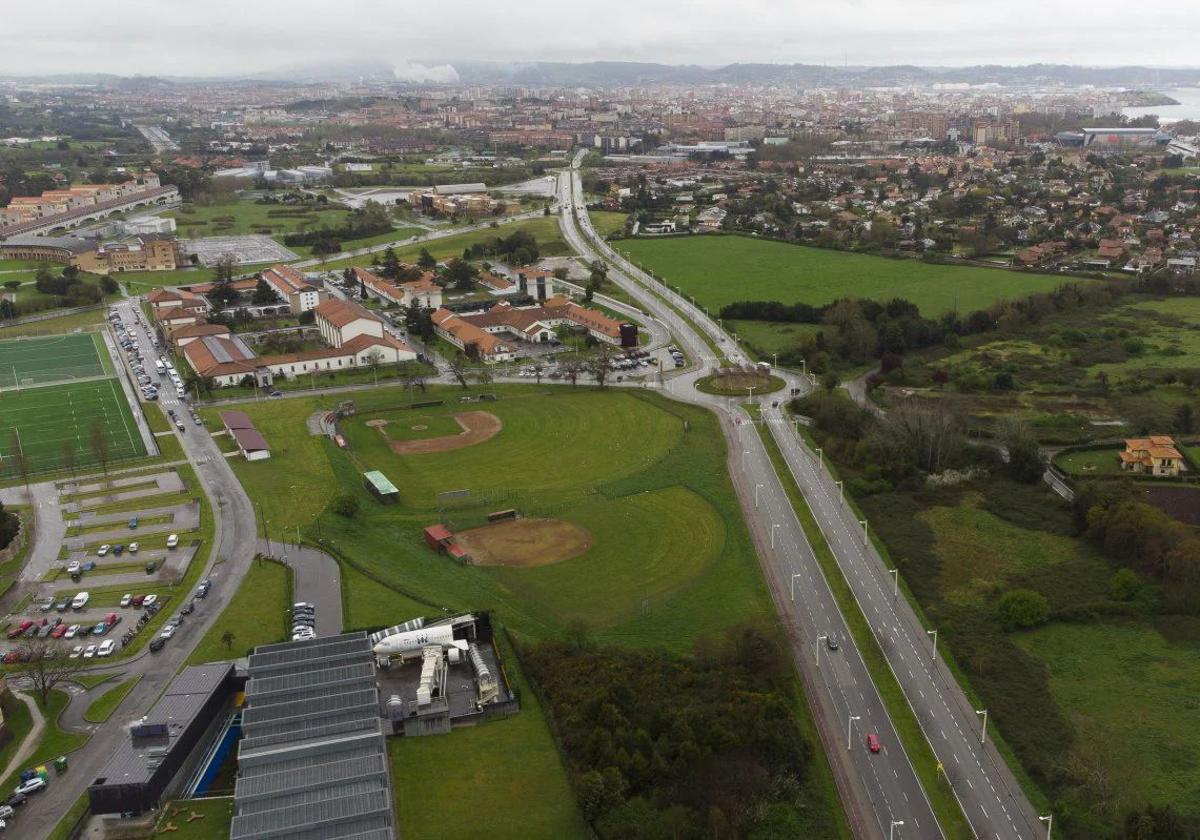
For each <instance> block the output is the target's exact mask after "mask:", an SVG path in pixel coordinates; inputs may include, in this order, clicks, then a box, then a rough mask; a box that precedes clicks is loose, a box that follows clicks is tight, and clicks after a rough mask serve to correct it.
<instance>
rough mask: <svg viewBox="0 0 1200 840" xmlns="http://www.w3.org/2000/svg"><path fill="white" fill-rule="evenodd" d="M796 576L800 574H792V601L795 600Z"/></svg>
mask: <svg viewBox="0 0 1200 840" xmlns="http://www.w3.org/2000/svg"><path fill="white" fill-rule="evenodd" d="M798 577H800V575H798V574H795V575H792V600H793V601H795V600H796V578H798Z"/></svg>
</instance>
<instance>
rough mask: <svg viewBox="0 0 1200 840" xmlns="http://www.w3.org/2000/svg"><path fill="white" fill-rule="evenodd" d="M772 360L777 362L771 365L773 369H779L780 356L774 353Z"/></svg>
mask: <svg viewBox="0 0 1200 840" xmlns="http://www.w3.org/2000/svg"><path fill="white" fill-rule="evenodd" d="M771 358H772V359H773V360H774V361H775V363H774V364H773V365H771V367H773V368H777V367H779V354H778V353H772V354H771Z"/></svg>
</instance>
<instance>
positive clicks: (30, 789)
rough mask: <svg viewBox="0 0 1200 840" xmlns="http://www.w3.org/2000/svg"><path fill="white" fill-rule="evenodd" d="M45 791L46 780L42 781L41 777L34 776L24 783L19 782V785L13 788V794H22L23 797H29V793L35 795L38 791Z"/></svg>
mask: <svg viewBox="0 0 1200 840" xmlns="http://www.w3.org/2000/svg"><path fill="white" fill-rule="evenodd" d="M45 789H46V780H45V779H43V778H42V777H41V776H34V777H33V778H32V779H29V780H28V781H25V782H21V784H19V785H17V786H16V787H15V788H13V793H22V794H25V795H29V794H31V793H37V792H38V791H39V790H45Z"/></svg>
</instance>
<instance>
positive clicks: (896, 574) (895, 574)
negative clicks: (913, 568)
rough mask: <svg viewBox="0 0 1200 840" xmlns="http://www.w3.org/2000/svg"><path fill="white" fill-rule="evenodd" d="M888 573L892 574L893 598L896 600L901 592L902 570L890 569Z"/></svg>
mask: <svg viewBox="0 0 1200 840" xmlns="http://www.w3.org/2000/svg"><path fill="white" fill-rule="evenodd" d="M888 574H890V575H891V576H892V600H893V601H895V600H896V597H897V596H898V595H899V594H900V570H899V569H888Z"/></svg>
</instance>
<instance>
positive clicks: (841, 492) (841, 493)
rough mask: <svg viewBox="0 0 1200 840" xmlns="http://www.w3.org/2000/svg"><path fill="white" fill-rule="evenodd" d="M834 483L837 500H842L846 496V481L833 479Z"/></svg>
mask: <svg viewBox="0 0 1200 840" xmlns="http://www.w3.org/2000/svg"><path fill="white" fill-rule="evenodd" d="M834 484H836V485H837V488H838V501H839V502H841V501H843V500H844V499H845V498H846V482H844V481H835V482H834Z"/></svg>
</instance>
